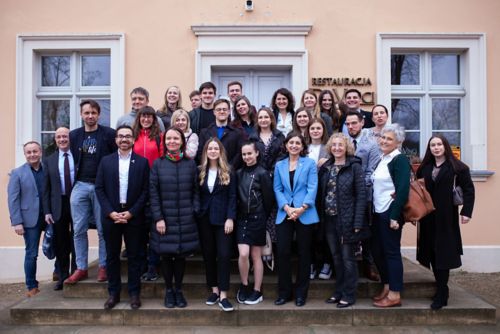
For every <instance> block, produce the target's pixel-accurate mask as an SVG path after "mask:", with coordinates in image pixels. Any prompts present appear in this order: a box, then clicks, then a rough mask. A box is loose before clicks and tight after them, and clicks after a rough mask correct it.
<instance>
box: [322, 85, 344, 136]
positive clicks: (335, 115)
mask: <svg viewBox="0 0 500 334" xmlns="http://www.w3.org/2000/svg"><path fill="white" fill-rule="evenodd" d="M325 95H330V96H331V97H332V108H331V109H330V110H326V109H323V105H322V102H323V98H324V97H325ZM335 104H336V101H335V94H333V92H332V91H331V90H329V89H324V90H322V91H321V93H319V96H318V106H319V110H320V112H324V113H325V114H327V115H328V116H330V117H331V118H332V127H333V128H334V129H338V128H339V127H340V114H339V112H338V111H337V109H336V108H335Z"/></svg>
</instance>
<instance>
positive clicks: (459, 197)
mask: <svg viewBox="0 0 500 334" xmlns="http://www.w3.org/2000/svg"><path fill="white" fill-rule="evenodd" d="M456 181H457V176H456V175H455V177H454V178H453V205H464V191H463V190H462V187H460V186H457V184H456Z"/></svg>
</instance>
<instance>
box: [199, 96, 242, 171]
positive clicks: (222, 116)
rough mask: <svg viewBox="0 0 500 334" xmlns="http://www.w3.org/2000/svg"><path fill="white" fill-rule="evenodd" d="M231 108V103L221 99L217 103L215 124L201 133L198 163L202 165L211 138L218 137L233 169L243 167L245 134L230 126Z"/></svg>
mask: <svg viewBox="0 0 500 334" xmlns="http://www.w3.org/2000/svg"><path fill="white" fill-rule="evenodd" d="M229 106H230V103H229V101H228V100H225V99H219V100H217V101H215V103H214V116H215V123H212V124H211V125H209V126H208V127H207V128H206V129H203V130H202V131H201V133H200V138H199V145H198V153H197V154H196V161H197V162H198V163H200V160H201V154H202V152H203V147H204V146H205V143H206V142H207V141H208V140H209V139H210V138H212V137H217V138H218V139H219V140H220V141H221V142H222V145H223V146H224V149H225V150H226V156H227V161H228V162H229V164H230V165H231V166H232V167H233V170H237V169H238V168H240V167H241V164H242V160H241V144H242V142H243V138H244V134H243V132H242V130H240V129H237V128H234V127H232V126H231V125H229V112H230V111H229Z"/></svg>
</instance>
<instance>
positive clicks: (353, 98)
mask: <svg viewBox="0 0 500 334" xmlns="http://www.w3.org/2000/svg"><path fill="white" fill-rule="evenodd" d="M361 101H362V99H361V92H360V91H359V90H357V89H355V88H352V89H348V90H346V92H345V94H344V103H345V104H346V106H347V108H348V109H349V111H356V112H358V113H360V114H361V115H362V116H363V122H364V125H363V128H364V129H368V128H373V127H374V126H375V123H373V120H372V113H371V112H370V111H365V110H363V109H361ZM345 117H346V116H345V115H344V116H343V117H342V118H341V119H340V129H341V131H342V133H343V134H345V135H346V136H347V135H348V134H349V133H348V131H347V127H346V126H345V124H344V122H345Z"/></svg>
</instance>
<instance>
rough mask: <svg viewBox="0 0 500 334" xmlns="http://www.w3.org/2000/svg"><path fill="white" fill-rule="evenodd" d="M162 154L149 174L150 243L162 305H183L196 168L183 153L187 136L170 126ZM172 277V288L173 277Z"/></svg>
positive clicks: (193, 245)
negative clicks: (157, 266)
mask: <svg viewBox="0 0 500 334" xmlns="http://www.w3.org/2000/svg"><path fill="white" fill-rule="evenodd" d="M163 142H164V143H165V155H164V156H163V157H161V158H160V159H157V160H156V161H155V162H154V163H153V167H152V168H151V176H150V197H151V215H152V218H153V226H152V229H151V240H150V243H151V246H152V248H153V250H154V251H155V252H156V253H157V254H160V255H161V260H162V261H161V268H162V272H163V277H164V279H165V286H166V293H165V306H166V307H168V308H172V307H174V306H177V307H186V306H187V302H186V299H185V298H184V295H183V293H182V279H183V276H184V270H185V266H186V256H187V255H189V254H191V253H193V252H194V251H195V250H197V249H198V248H199V247H198V246H199V241H198V230H197V226H196V221H195V219H194V214H195V212H197V211H198V210H199V194H198V183H197V168H196V164H195V163H194V161H193V160H191V159H189V158H187V157H186V156H185V155H184V150H185V148H186V139H185V137H184V134H183V133H182V131H181V130H179V129H177V128H170V129H168V130H167V131H166V132H165V135H164V137H163ZM173 278H175V291H174V290H173V285H172V279H173Z"/></svg>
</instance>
